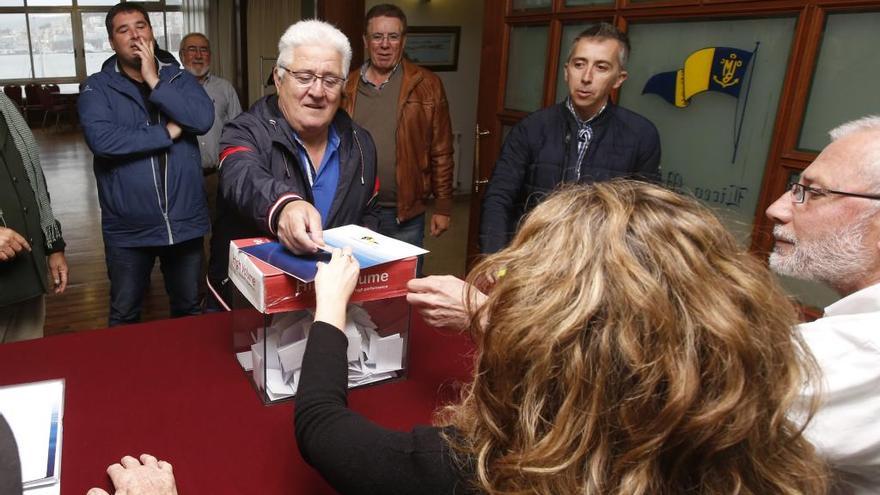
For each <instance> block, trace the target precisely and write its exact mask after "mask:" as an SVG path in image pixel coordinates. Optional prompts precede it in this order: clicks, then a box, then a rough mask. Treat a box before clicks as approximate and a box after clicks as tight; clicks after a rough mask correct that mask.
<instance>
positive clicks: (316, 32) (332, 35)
mask: <svg viewBox="0 0 880 495" xmlns="http://www.w3.org/2000/svg"><path fill="white" fill-rule="evenodd" d="M300 46H322V47H327V48H333V49H334V50H336V51H337V52H339V55H340V56H341V57H342V74H341V76H342V77H346V76H347V75H348V68H349V66H350V65H351V43H349V42H348V38H347V37H346V36H345V35H344V34H342V31H340V30H338V29H336V28H335V27H333V25H331V24H328V23H326V22H324V21H319V20H317V19H309V20H305V21H299V22H297V23H296V24H294V25H292V26H290V27H289V28H287V31H285V32H284V34H283V35H281V39H280V40H278V65H283V66H285V67H290V66H291V65H292V64H293V50H294V49H295V48H297V47H300ZM275 72H276V74H278V78H279V79H283V78H284V74H285V71H283V70H281V69H278V68H276V69H275Z"/></svg>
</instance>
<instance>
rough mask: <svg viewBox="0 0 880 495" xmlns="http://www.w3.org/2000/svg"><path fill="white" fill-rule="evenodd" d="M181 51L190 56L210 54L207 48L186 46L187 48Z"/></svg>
mask: <svg viewBox="0 0 880 495" xmlns="http://www.w3.org/2000/svg"><path fill="white" fill-rule="evenodd" d="M183 51H185V52H187V53H189V54H191V55H195V54H196V53H201V54H202V55H206V54H208V53H211V49H210V48H208V47H207V46H188V47H186V48H184V49H183Z"/></svg>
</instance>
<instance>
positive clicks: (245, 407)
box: [0, 313, 471, 495]
mask: <svg viewBox="0 0 880 495" xmlns="http://www.w3.org/2000/svg"><path fill="white" fill-rule="evenodd" d="M231 326H232V325H231V318H230V316H229V313H221V314H215V315H206V316H196V317H190V318H181V319H176V320H167V321H161V322H154V323H145V324H140V325H132V326H128V327H122V328H116V329H107V330H95V331H89V332H81V333H77V334H69V335H60V336H55V337H48V338H45V339H40V340H36V341H29V342H19V343H14V344H6V345H2V346H0V385H8V384H13V383H21V382H30V381H37V380H47V379H53V378H64V379H65V380H66V386H65V395H64V400H65V405H64V436H63V446H62V448H63V451H62V459H61V493H62V494H63V495H83V494H84V493H85V492H86V490H87V489H88V488H90V487H92V486H100V487H103V488H105V489H107V490H108V491H110V493H112V491H111V490H109V489H110V482H109V478H107V476H106V474H105V469H106V467H107V466H108V465H110V464H111V463H113V462H117V461H118V459H119V458H121V457H122V456H123V455H125V454H134V455H139V454H141V453H143V452H148V453H151V454H153V455H156V456H157V457H159V458H160V459H164V460H167V461H169V462H171V463H172V464H173V465H174V472H175V475H176V478H177V481H178V488H179V490H180V493H181V494H188V495H204V494H212V495H217V494H227V493H228V494H261V495H262V494H267V495H271V494H287V493H290V494H293V493H296V494H302V493H332V490H330V488H329V487H328V486H327V485H326V484H325V483H324V482H323V480H322V479H321V478H320V476H319V475H318V474H317V473H316V472H315V471H313V470H312V469H311V468H310V467H309V466H307V465H306V464H305V463H304V461H303V460H302V458H301V457H300V455H299V451H298V450H297V447H296V440H295V438H294V434H293V403H292V402H285V403H282V404H277V405H271V406H264V405H263V404H262V402H261V401H260V400H259V398H258V397H257V394H256V392H255V391H254V390H253V388H252V386H251V384H250V382H249V381H248V378H247V375H246V374H245V373H244V372H243V371H242V370H241V368H240V367H239V365H238V362H237V361H236V359H235V356H234V354H233V352H232V336H231V333H232V329H231ZM470 350H471V346H470V344H469V342H468V340H467V338H466V337H463V336H449V335H446V334H440V333H438V332H435V331H434V330H431V329H429V328H427V327H426V326H425V325H424V323H422V322H421V321H420V320H419V319H418V317H415V318H414V319H413V326H412V328H411V333H410V349H409V352H410V361H409V362H410V369H409V376H408V378H407V379H406V380H401V381H397V382H394V383H387V384H381V385H377V386H373V387H368V388H364V389H359V390H354V391H352V392H351V394H350V395H349V404H350V406H351V407H352V408H353V409H355V410H357V411H359V412H361V413H362V414H364V415H365V416H367V417H369V418H371V419H373V420H374V421H376V422H378V423H380V424H382V425H384V426H386V427H389V428H397V429H409V428H411V427H412V426H414V425H416V424H426V423H429V422H430V419H431V413H432V411H433V410H434V409H435V407H436V406H437V405H438V404H439V403H441V402H442V401H444V400H450V399H452V398H454V397H455V396H456V394H457V386H456V384H457V383H460V382H461V381H462V380H466V379H467V375H468V370H469V367H470V357H469V353H470Z"/></svg>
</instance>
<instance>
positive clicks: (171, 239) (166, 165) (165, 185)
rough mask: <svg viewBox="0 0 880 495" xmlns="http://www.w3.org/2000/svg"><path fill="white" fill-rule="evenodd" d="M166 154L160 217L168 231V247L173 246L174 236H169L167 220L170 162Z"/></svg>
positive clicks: (169, 223) (169, 225)
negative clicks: (162, 207) (163, 193)
mask: <svg viewBox="0 0 880 495" xmlns="http://www.w3.org/2000/svg"><path fill="white" fill-rule="evenodd" d="M168 158H169V157H168V152H167V151H166V152H165V183H164V187H163V189H164V190H165V211H163V212H162V216H164V217H165V228H167V229H168V245H169V246H170V245H172V244H174V236H173V235H171V221H169V220H168V168H169V166H170V163H171V162H170V161H169V159H168Z"/></svg>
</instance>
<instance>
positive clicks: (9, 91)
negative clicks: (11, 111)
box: [3, 84, 24, 115]
mask: <svg viewBox="0 0 880 495" xmlns="http://www.w3.org/2000/svg"><path fill="white" fill-rule="evenodd" d="M3 93H4V94H5V95H6V97H7V98H9V99H10V100H12V103H15V106H16V107H18V111H19V113H21V114H22V115H24V98H22V96H21V86H19V85H17V84H7V85H6V86H3Z"/></svg>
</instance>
